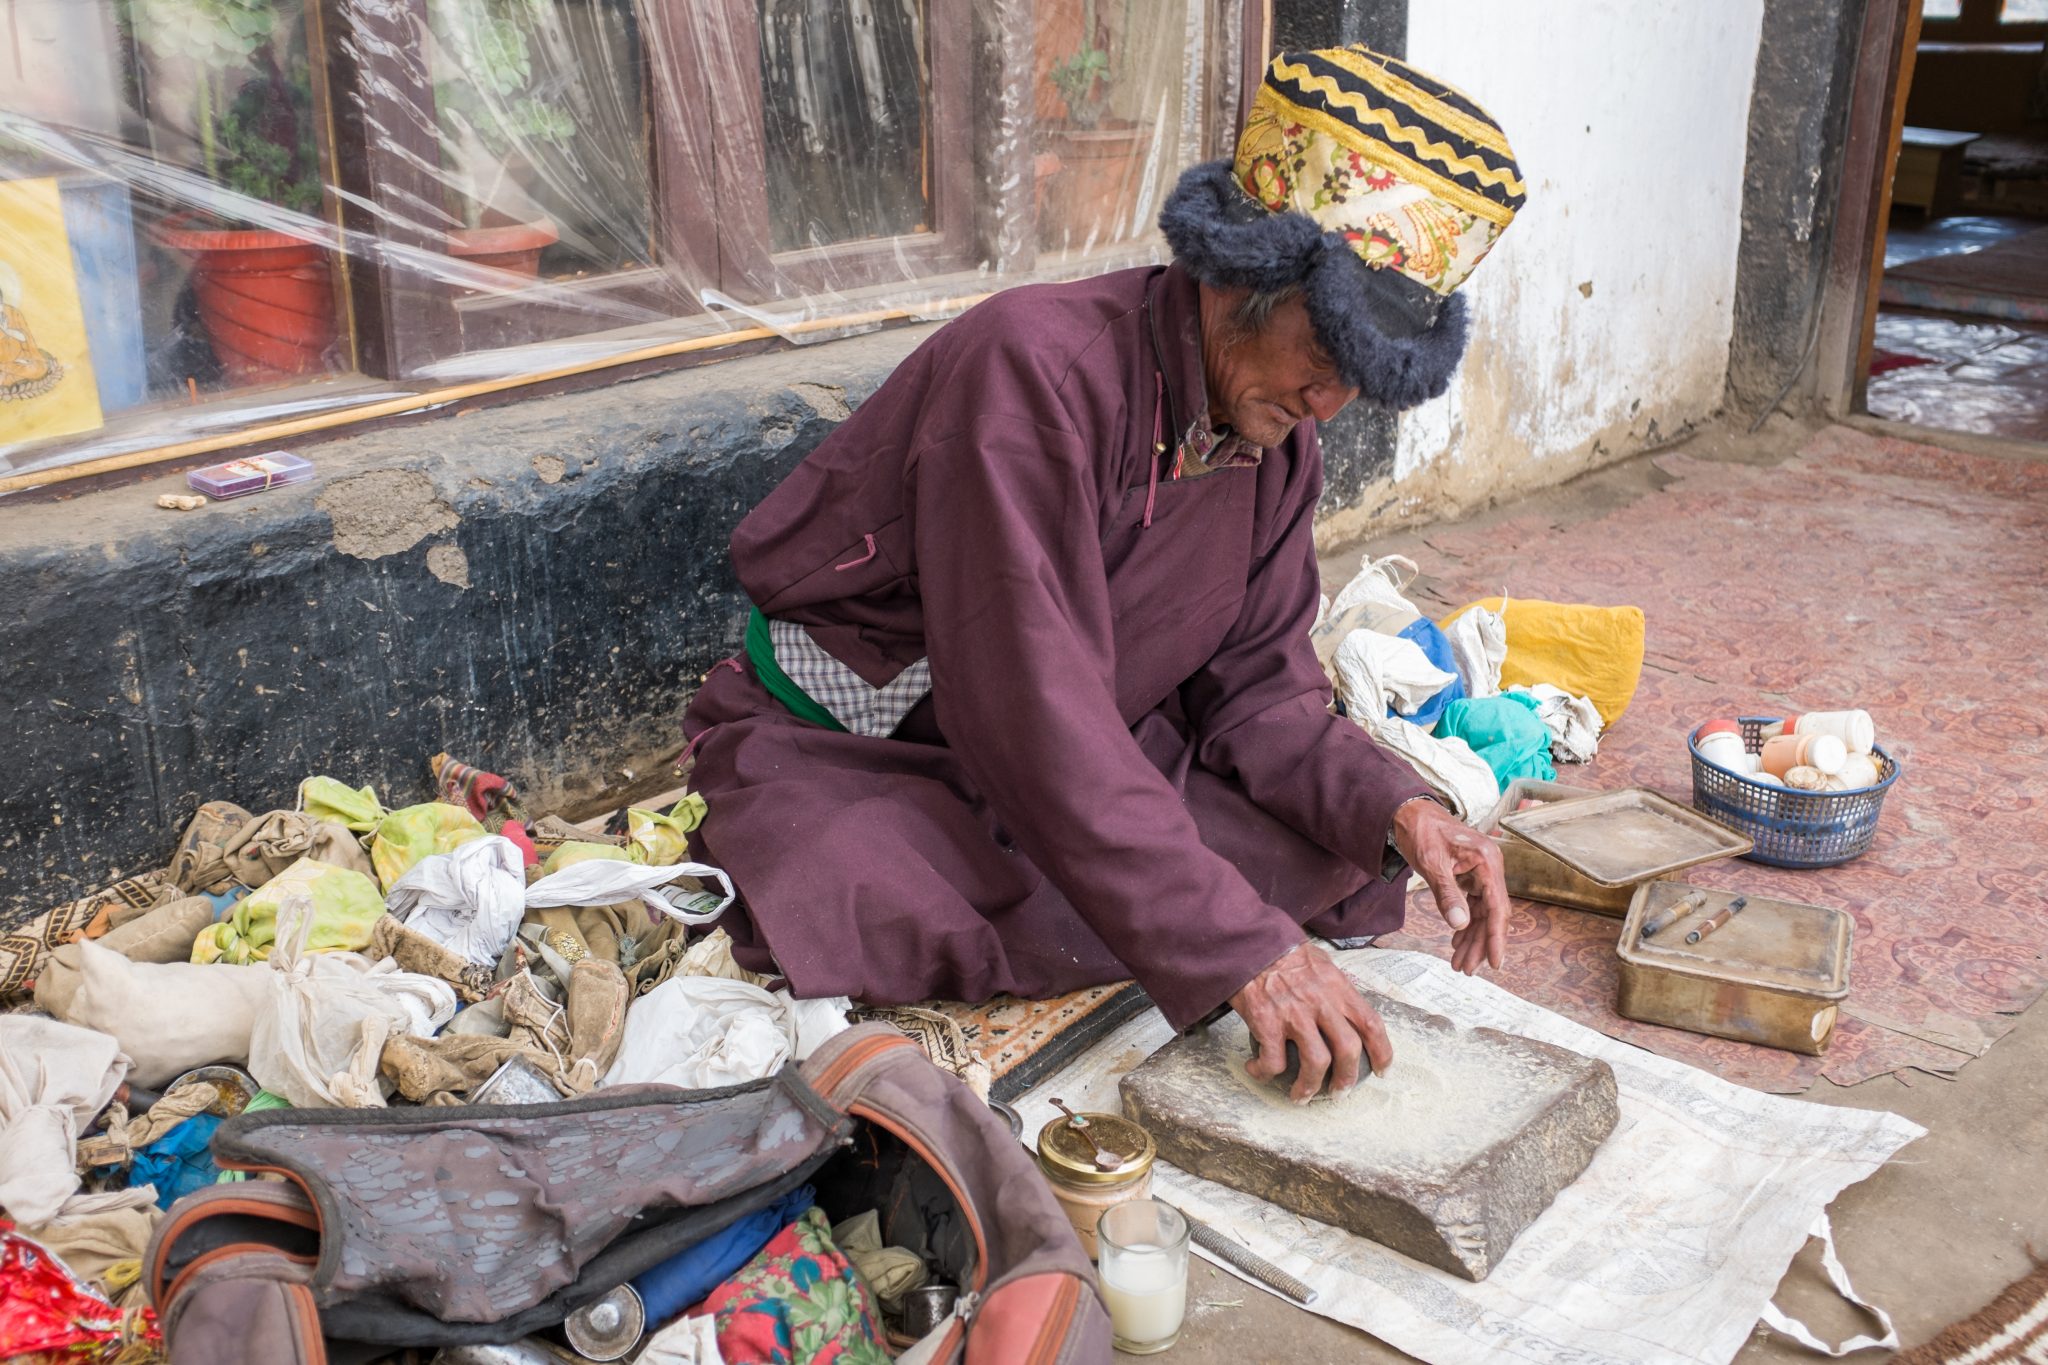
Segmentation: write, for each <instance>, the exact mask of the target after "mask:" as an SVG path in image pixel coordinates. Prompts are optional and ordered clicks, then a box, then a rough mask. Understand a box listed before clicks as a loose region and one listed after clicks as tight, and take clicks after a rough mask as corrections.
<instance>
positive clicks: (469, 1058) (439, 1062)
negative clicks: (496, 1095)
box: [380, 958, 631, 1105]
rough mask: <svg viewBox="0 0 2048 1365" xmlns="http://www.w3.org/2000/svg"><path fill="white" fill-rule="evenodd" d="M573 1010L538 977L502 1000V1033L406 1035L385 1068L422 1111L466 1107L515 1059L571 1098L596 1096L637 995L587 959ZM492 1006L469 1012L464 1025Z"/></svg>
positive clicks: (573, 989) (572, 986)
mask: <svg viewBox="0 0 2048 1365" xmlns="http://www.w3.org/2000/svg"><path fill="white" fill-rule="evenodd" d="M566 997H567V998H566V1003H560V1002H557V1000H556V999H555V998H554V997H553V996H552V995H551V994H550V993H549V991H548V989H547V987H545V986H544V985H542V984H541V982H540V981H539V980H537V979H536V978H535V977H534V975H533V973H531V972H525V971H523V972H520V973H519V974H517V975H516V976H513V977H512V978H511V979H510V980H508V981H507V982H506V983H505V985H504V987H503V988H502V989H501V990H500V991H499V992H498V993H497V994H496V995H494V996H493V997H492V998H491V1000H490V1002H489V1006H495V1012H496V1015H497V1017H498V1018H499V1019H500V1020H501V1021H502V1023H503V1031H502V1032H482V1033H477V1032H468V1031H460V1032H458V1031H457V1030H455V1029H449V1030H447V1031H444V1032H443V1033H442V1034H441V1035H440V1036H439V1037H434V1038H422V1037H412V1036H406V1035H400V1036H396V1037H393V1038H391V1039H389V1040H388V1041H387V1042H386V1043H385V1044H384V1048H383V1054H382V1058H381V1061H380V1069H381V1070H382V1071H383V1073H384V1075H385V1076H386V1077H387V1078H389V1079H390V1081H391V1082H392V1084H393V1085H394V1086H396V1087H397V1090H398V1093H399V1094H400V1095H402V1096H404V1097H405V1098H406V1099H408V1100H411V1101H412V1102H414V1103H415V1104H430V1105H438V1104H459V1103H461V1102H462V1100H463V1098H464V1097H465V1096H467V1095H468V1094H469V1093H470V1092H471V1091H473V1090H475V1089H476V1088H477V1087H478V1086H480V1085H482V1084H483V1083H484V1082H485V1081H487V1080H489V1079H490V1078H491V1076H492V1075H493V1074H495V1073H496V1072H497V1070H498V1068H500V1067H502V1066H503V1065H504V1064H505V1063H506V1062H507V1061H509V1060H511V1059H512V1058H514V1057H520V1058H523V1059H525V1060H526V1061H528V1062H530V1063H532V1064H533V1065H534V1066H535V1067H537V1068H538V1069H539V1070H540V1071H541V1073H542V1074H543V1075H545V1076H546V1077H547V1078H548V1080H549V1081H550V1082H551V1083H552V1084H553V1085H554V1087H555V1089H556V1090H557V1091H559V1092H560V1093H561V1094H562V1095H564V1096H574V1095H581V1094H585V1093H587V1092H588V1091H590V1090H592V1089H594V1088H595V1087H596V1085H597V1083H598V1078H599V1077H601V1076H602V1075H604V1073H605V1070H606V1068H608V1067H609V1066H610V1065H611V1064H612V1061H613V1059H614V1058H615V1057H616V1056H617V1055H618V1051H619V1045H620V1043H621V1041H622V1040H623V1038H624V1036H625V1024H626V1009H627V1006H628V1004H629V1003H630V1001H631V994H630V992H629V991H628V989H627V986H626V979H625V976H624V975H623V974H622V973H621V972H620V971H619V969H618V967H617V965H616V964H614V963H612V962H608V961H606V960H604V959H602V958H584V959H582V960H581V961H579V962H577V963H576V965H575V966H574V967H573V968H572V969H571V970H570V972H569V980H568V985H567V990H566ZM486 1008H488V1006H477V1007H473V1008H472V1009H471V1010H468V1011H465V1012H464V1018H465V1019H466V1018H468V1017H469V1016H470V1015H472V1014H478V1013H481V1012H482V1011H483V1010H485V1009H486Z"/></svg>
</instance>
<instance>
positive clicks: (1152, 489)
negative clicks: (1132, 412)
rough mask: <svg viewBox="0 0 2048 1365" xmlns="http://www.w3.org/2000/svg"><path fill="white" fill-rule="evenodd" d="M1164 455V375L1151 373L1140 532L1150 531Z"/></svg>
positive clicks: (1157, 372)
mask: <svg viewBox="0 0 2048 1365" xmlns="http://www.w3.org/2000/svg"><path fill="white" fill-rule="evenodd" d="M1164 454H1166V374H1165V372H1164V371H1162V370H1154V371H1153V372H1152V458H1151V459H1150V460H1148V461H1147V462H1146V463H1147V464H1148V465H1149V466H1150V468H1149V470H1148V472H1147V474H1146V476H1145V522H1144V525H1143V526H1141V527H1140V528H1139V529H1140V530H1146V531H1149V530H1151V529H1152V508H1153V506H1154V505H1155V504H1156V503H1157V502H1158V501H1159V459H1160V457H1161V456H1162V455H1164Z"/></svg>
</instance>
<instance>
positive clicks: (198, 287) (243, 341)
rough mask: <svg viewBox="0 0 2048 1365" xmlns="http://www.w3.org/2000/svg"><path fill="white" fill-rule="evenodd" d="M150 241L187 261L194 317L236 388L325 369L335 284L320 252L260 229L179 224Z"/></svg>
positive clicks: (331, 336) (317, 246) (173, 222)
mask: <svg viewBox="0 0 2048 1365" xmlns="http://www.w3.org/2000/svg"><path fill="white" fill-rule="evenodd" d="M156 237H157V240H158V241H159V242H161V243H163V245H165V246H167V247H169V248H170V249H171V250H173V251H177V252H182V253H184V254H185V255H187V256H190V257H191V258H192V289H193V292H194V293H195V294H196V295H197V296H198V301H199V316H200V318H201V319H202V320H203V321H204V322H205V323H206V334H207V337H208V339H209V340H211V341H212V342H213V353H214V355H215V356H217V357H219V359H220V363H221V366H222V367H223V368H224V369H226V371H227V373H228V377H229V378H230V379H232V380H233V381H234V382H235V383H236V384H260V383H267V382H269V381H271V380H274V379H279V378H285V377H289V376H292V375H301V374H318V373H320V372H322V371H324V370H325V369H326V368H327V365H326V359H325V357H326V352H327V348H328V346H329V345H330V344H332V343H333V341H334V280H333V275H332V273H331V270H330V267H329V264H328V257H327V248H326V247H324V246H321V245H320V244H319V243H317V242H309V241H306V240H304V239H303V238H299V237H292V236H289V235H287V234H285V233H282V232H271V231H269V230H267V229H263V228H193V227H186V226H184V225H183V222H182V221H181V220H178V219H172V220H168V221H166V222H165V223H164V225H163V226H162V227H160V228H158V229H157V233H156Z"/></svg>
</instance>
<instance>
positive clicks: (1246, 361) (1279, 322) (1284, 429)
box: [1202, 286, 1358, 449]
mask: <svg viewBox="0 0 2048 1365" xmlns="http://www.w3.org/2000/svg"><path fill="white" fill-rule="evenodd" d="M1242 297H1243V291H1242V290H1237V291H1231V290H1218V289H1211V288H1209V287H1207V286H1204V287H1203V289H1202V368H1203V370H1204V371H1205V372H1206V375H1207V378H1208V382H1209V420H1210V423H1211V424H1212V425H1214V426H1218V427H1220V426H1223V425H1225V424H1228V425H1229V426H1230V427H1232V428H1233V429H1235V430H1236V432H1237V433H1238V434H1239V435H1240V436H1243V437H1244V438H1245V439H1246V440H1248V441H1250V442H1252V443H1253V444H1254V445H1259V446H1264V447H1267V448H1269V449H1270V448H1271V447H1273V446H1277V445H1279V444H1280V443H1281V442H1282V441H1284V440H1286V439H1287V433H1288V432H1290V431H1292V430H1294V427H1295V424H1296V423H1297V422H1299V421H1301V420H1302V419H1303V418H1304V417H1313V418H1315V419H1316V420H1317V421H1318V422H1327V421H1329V420H1330V419H1331V418H1332V417H1335V416H1336V415H1337V414H1338V412H1340V411H1341V410H1342V409H1343V407H1344V405H1345V404H1346V403H1349V402H1350V401H1351V400H1352V399H1354V398H1356V397H1358V390H1357V388H1355V387H1354V386H1352V385H1351V384H1348V383H1346V382H1345V381H1344V379H1343V378H1342V377H1341V376H1340V375H1339V374H1338V373H1337V367H1336V365H1335V364H1334V363H1332V361H1331V359H1330V357H1329V356H1328V355H1327V354H1326V353H1325V352H1324V351H1323V348H1322V347H1321V346H1320V345H1319V344H1318V343H1317V341H1316V335H1315V328H1314V327H1313V326H1312V325H1311V324H1310V322H1309V318H1308V305H1307V304H1305V303H1303V302H1302V300H1301V297H1300V295H1298V294H1297V295H1295V296H1293V297H1291V298H1288V299H1286V300H1285V301H1283V302H1282V303H1280V304H1279V305H1278V306H1277V307H1275V308H1274V310H1273V312H1272V315H1271V317H1270V318H1268V319H1267V321H1266V325H1265V326H1264V327H1263V328H1261V329H1259V330H1258V331H1257V332H1255V333H1250V334H1246V332H1245V331H1244V329H1243V328H1242V327H1240V326H1237V325H1235V318H1234V316H1233V315H1234V312H1235V307H1234V305H1235V304H1236V303H1237V302H1238V301H1239V299H1241V298H1242Z"/></svg>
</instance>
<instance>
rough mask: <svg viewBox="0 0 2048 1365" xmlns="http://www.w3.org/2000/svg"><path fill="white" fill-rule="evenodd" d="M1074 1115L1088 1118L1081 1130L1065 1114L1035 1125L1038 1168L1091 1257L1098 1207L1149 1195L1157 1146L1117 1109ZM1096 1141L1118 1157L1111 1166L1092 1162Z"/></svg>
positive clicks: (1143, 1130) (1100, 1213) (1146, 1133)
mask: <svg viewBox="0 0 2048 1365" xmlns="http://www.w3.org/2000/svg"><path fill="white" fill-rule="evenodd" d="M1078 1117H1080V1118H1084V1119H1086V1120H1087V1121H1088V1127H1087V1130H1086V1131H1085V1132H1084V1131H1083V1130H1081V1129H1079V1128H1076V1127H1075V1126H1074V1120H1073V1119H1070V1118H1066V1117H1060V1118H1056V1119H1054V1120H1052V1121H1051V1122H1049V1123H1047V1124H1046V1125H1045V1127H1043V1128H1041V1129H1039V1130H1038V1169H1039V1170H1040V1171H1042V1172H1044V1174H1045V1178H1046V1181H1047V1183H1048V1184H1050V1185H1051V1186H1052V1193H1053V1198H1055V1199H1057V1200H1059V1203H1060V1207H1061V1208H1062V1209H1064V1210H1065V1211H1066V1215H1067V1221H1068V1222H1069V1223H1071V1224H1073V1227H1074V1232H1075V1233H1076V1235H1078V1236H1079V1237H1080V1239H1081V1245H1082V1247H1083V1248H1085V1249H1086V1250H1087V1252H1088V1255H1089V1257H1090V1258H1091V1259H1092V1258H1093V1257H1094V1256H1095V1224H1096V1223H1097V1221H1098V1220H1100V1219H1101V1217H1102V1212H1103V1210H1104V1209H1108V1208H1113V1207H1115V1206H1116V1205H1118V1204H1122V1203H1125V1202H1127V1201H1129V1200H1132V1199H1149V1198H1151V1197H1152V1159H1153V1157H1154V1156H1156V1155H1157V1153H1158V1148H1157V1147H1156V1146H1154V1145H1153V1142H1152V1135H1151V1134H1150V1133H1148V1132H1146V1131H1145V1129H1144V1128H1143V1127H1142V1126H1140V1125H1138V1124H1136V1123H1133V1122H1131V1120H1129V1119H1127V1118H1125V1117H1124V1116H1123V1115H1121V1114H1103V1113H1088V1112H1084V1113H1082V1114H1080V1115H1078ZM1090 1137H1092V1138H1094V1139H1095V1141H1094V1143H1092V1144H1091V1143H1090V1142H1089V1138H1090ZM1098 1146H1099V1147H1101V1148H1102V1150H1104V1151H1106V1152H1109V1153H1111V1154H1112V1155H1115V1156H1118V1157H1121V1158H1122V1161H1121V1162H1119V1164H1118V1165H1117V1166H1116V1168H1115V1169H1114V1170H1107V1171H1105V1170H1103V1169H1102V1168H1101V1167H1100V1166H1098V1165H1097V1164H1096V1160H1095V1151H1096V1147H1098Z"/></svg>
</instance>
